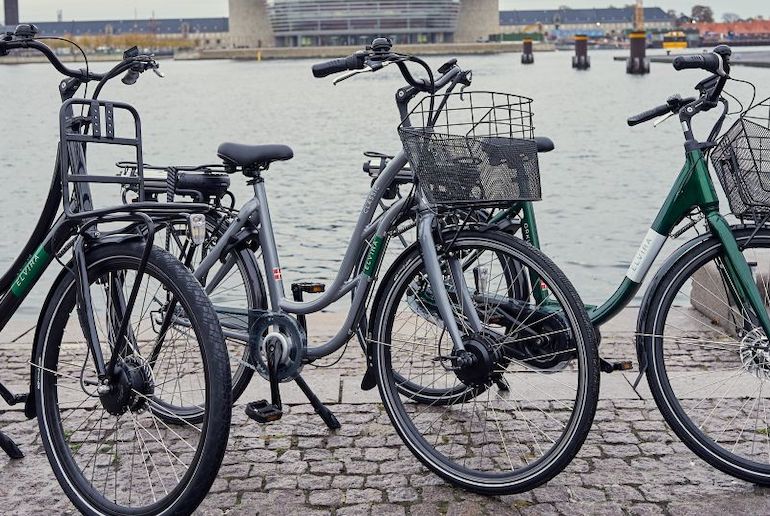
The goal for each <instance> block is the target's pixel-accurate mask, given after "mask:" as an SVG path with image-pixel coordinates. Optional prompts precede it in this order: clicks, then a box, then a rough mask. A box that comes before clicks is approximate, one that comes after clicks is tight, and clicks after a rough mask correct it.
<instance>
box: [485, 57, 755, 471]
mask: <svg viewBox="0 0 770 516" xmlns="http://www.w3.org/2000/svg"><path fill="white" fill-rule="evenodd" d="M731 55H732V51H731V50H730V48H729V47H727V46H724V45H722V46H719V47H717V48H716V49H714V51H713V52H711V53H708V54H703V55H692V56H679V57H677V58H676V59H675V60H674V62H673V65H674V68H675V69H677V70H683V69H701V70H706V71H708V72H711V74H712V75H711V76H710V77H708V78H707V79H705V80H703V81H701V82H700V83H698V85H697V86H696V89H697V90H698V91H699V93H700V95H699V96H698V97H697V98H694V97H693V98H685V99H683V98H681V97H680V96H674V97H671V98H669V99H668V101H667V102H666V104H664V105H662V106H659V107H657V108H654V109H651V110H649V111H646V112H644V113H641V114H639V115H637V116H634V117H631V118H629V120H628V124H629V125H630V126H635V125H638V124H641V123H644V122H647V121H651V120H654V119H658V121H659V122H660V121H663V119H665V118H668V117H671V116H674V115H678V116H679V120H680V123H681V126H682V131H683V134H684V137H685V152H686V161H685V164H684V166H683V168H682V170H681V172H680V173H679V175H678V176H677V178H676V181H675V182H674V185H673V186H672V188H671V192H670V193H669V195H668V197H667V198H666V201H665V203H664V204H663V206H662V208H661V209H660V211H659V213H658V215H657V217H656V218H655V220H654V222H653V224H652V227H651V229H650V230H649V232H648V233H647V235H646V236H645V238H644V241H643V242H642V245H641V247H640V248H639V251H638V252H637V254H636V256H635V257H634V259H633V261H632V262H631V265H630V267H629V269H628V272H627V274H626V277H625V278H624V279H623V282H622V283H621V285H620V286H619V287H618V289H617V290H616V291H615V293H614V294H613V295H612V296H611V297H610V298H609V299H608V300H607V301H606V302H605V303H603V304H602V305H601V306H596V307H589V316H590V318H591V321H592V323H593V324H594V326H595V327H597V328H599V327H600V326H602V325H603V324H604V323H606V322H607V321H609V320H610V319H612V318H613V317H614V316H615V315H617V314H618V313H619V312H620V311H621V310H623V309H624V308H626V307H627V306H628V305H629V303H630V302H631V301H632V300H633V299H634V297H635V295H636V293H637V292H638V291H639V289H640V288H641V285H642V283H643V281H644V279H645V277H646V276H647V274H648V272H649V271H650V269H651V267H652V264H653V262H654V261H655V259H656V257H657V256H658V255H659V254H660V251H661V249H662V247H663V245H664V243H665V242H666V241H667V240H668V238H669V237H670V236H672V235H675V236H679V235H681V234H683V233H684V232H685V231H686V230H688V229H690V228H692V227H695V226H696V225H698V223H699V222H701V221H703V222H705V231H704V232H703V233H702V234H700V235H699V236H698V237H696V238H694V239H692V240H690V241H689V242H687V243H685V244H684V245H682V246H681V247H680V248H679V249H678V250H676V251H675V252H674V253H673V254H672V255H671V257H669V258H668V260H667V261H666V262H665V263H664V264H663V266H662V267H661V268H660V270H659V271H658V272H657V274H656V275H655V277H654V279H653V280H652V282H651V284H650V287H649V289H648V290H647V292H646V293H645V296H644V298H643V301H642V305H641V308H640V310H639V315H638V320H637V328H636V347H637V356H638V361H639V370H640V373H639V377H638V378H637V380H636V383H635V384H634V387H636V386H637V385H638V383H639V381H640V380H641V377H642V376H643V375H645V374H646V376H647V379H648V383H649V387H650V390H651V392H652V395H653V397H654V399H655V402H656V404H657V406H658V407H659V409H660V410H661V412H662V414H663V416H664V418H665V420H666V421H667V422H668V424H669V425H670V426H671V428H672V429H673V430H674V432H675V433H676V434H677V436H678V437H679V438H680V439H681V440H682V441H683V442H684V443H685V444H686V445H687V446H688V447H689V448H690V449H691V450H692V451H693V452H694V453H695V454H697V455H698V456H699V457H700V458H702V459H703V460H705V461H706V462H708V463H709V464H711V465H712V466H714V467H716V468H717V469H719V470H721V471H723V472H725V473H727V474H730V475H733V476H735V477H737V478H740V479H743V480H746V481H750V482H754V483H757V484H762V485H770V417H768V408H767V404H766V401H765V397H766V396H767V395H768V394H770V388H768V387H766V385H765V383H766V382H767V381H768V380H770V341H768V337H767V336H768V335H770V333H768V332H769V331H770V316H768V309H767V304H768V303H767V301H768V294H770V288H768V281H769V279H770V275H768V274H767V273H770V267H768V266H769V265H770V228H769V227H767V226H766V223H767V222H768V220H770V99H767V100H765V101H762V102H758V103H754V102H753V101H752V104H751V105H750V107H749V108H748V109H747V110H745V111H743V113H742V114H741V116H740V118H739V120H738V121H737V122H736V123H735V124H734V125H733V126H732V127H731V128H730V129H729V130H728V131H727V132H726V133H725V134H724V135H723V136H722V137H721V139H718V136H719V135H720V133H721V130H722V125H723V122H724V120H725V117H726V115H727V114H728V101H727V99H725V98H724V97H723V96H722V94H723V90H724V87H725V85H726V83H727V81H728V80H730V56H731ZM720 106H721V107H722V109H723V111H722V116H721V117H720V118H719V120H718V121H717V123H716V124H715V126H714V127H713V129H712V131H711V133H710V135H709V136H708V138H707V139H706V140H705V141H703V142H701V141H698V139H697V138H696V137H695V136H694V134H693V130H692V126H691V121H692V119H693V117H695V116H696V115H698V114H700V113H703V112H706V111H709V110H711V109H714V108H717V107H720ZM659 117H662V118H659ZM708 157H710V158H711V161H712V163H713V165H714V168H715V171H716V173H717V176H718V178H719V180H720V183H721V184H722V187H723V189H724V191H725V194H726V196H727V199H728V202H729V204H730V208H731V210H732V213H733V215H735V216H737V217H738V218H739V219H740V220H741V222H742V223H741V224H740V225H732V226H731V225H730V224H729V223H728V222H727V221H726V220H725V218H724V217H723V216H722V215H721V214H720V211H719V199H718V197H717V192H716V190H715V187H714V183H713V181H712V178H711V176H710V173H709V167H708V161H707V159H708ZM688 219H689V220H688ZM511 221H516V223H515V224H511ZM491 222H492V223H493V224H498V225H500V224H506V225H507V227H509V228H513V229H512V230H513V231H515V232H517V233H518V232H519V231H520V233H521V236H522V238H524V239H525V240H527V241H528V242H529V243H531V244H532V245H533V246H535V247H539V245H540V237H539V235H538V230H537V224H536V220H535V212H534V209H533V207H532V204H531V203H527V202H521V203H515V204H514V205H512V206H510V207H509V208H507V209H505V210H502V211H500V212H498V213H496V214H495V215H494V217H493V218H492V220H491ZM683 222H685V225H684V226H682V225H681V224H682V223H683ZM677 228H679V229H677ZM763 264H764V265H765V268H763ZM530 288H531V289H532V291H533V294H534V295H535V296H536V297H539V298H541V299H543V300H545V299H547V297H548V296H547V292H546V291H543V290H542V289H541V287H540V285H539V284H538V283H537V282H535V281H532V282H530ZM693 328H697V329H698V330H697V331H695V330H693ZM541 353H542V355H541V356H548V357H554V356H557V355H558V354H559V353H560V350H558V349H547V350H546V349H543V350H541ZM561 356H562V357H563V358H561V359H559V360H561V361H563V362H568V360H569V358H570V357H569V356H568V355H566V354H563V355H561ZM549 365H550V366H553V365H554V364H549ZM602 368H603V370H605V371H606V372H610V371H612V370H616V369H619V368H625V367H624V365H623V364H622V363H620V364H610V363H609V362H606V361H603V364H602Z"/></svg>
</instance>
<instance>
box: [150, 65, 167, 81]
mask: <svg viewBox="0 0 770 516" xmlns="http://www.w3.org/2000/svg"><path fill="white" fill-rule="evenodd" d="M152 71H153V73H155V75H157V76H158V77H160V78H161V79H165V78H166V74H164V73H163V72H161V71H160V70H158V68H157V66H156V67H154V68H153V69H152Z"/></svg>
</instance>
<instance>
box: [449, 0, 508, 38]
mask: <svg viewBox="0 0 770 516" xmlns="http://www.w3.org/2000/svg"><path fill="white" fill-rule="evenodd" d="M499 33H500V3H499V0H460V17H459V19H458V20H457V32H455V42H456V43H473V42H475V41H486V40H487V39H488V38H489V36H490V35H492V34H499Z"/></svg>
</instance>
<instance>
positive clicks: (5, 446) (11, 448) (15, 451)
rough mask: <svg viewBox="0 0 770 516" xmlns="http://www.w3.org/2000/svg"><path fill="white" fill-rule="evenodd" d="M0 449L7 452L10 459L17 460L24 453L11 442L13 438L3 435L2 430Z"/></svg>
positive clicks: (21, 457) (0, 433) (22, 456)
mask: <svg viewBox="0 0 770 516" xmlns="http://www.w3.org/2000/svg"><path fill="white" fill-rule="evenodd" d="M0 449H2V450H3V451H4V452H5V453H7V454H8V456H9V457H10V458H11V459H14V460H18V459H23V458H24V454H23V453H22V452H21V450H20V449H19V447H18V446H17V444H16V443H15V442H13V439H11V438H10V437H8V436H7V435H5V434H4V433H3V432H0Z"/></svg>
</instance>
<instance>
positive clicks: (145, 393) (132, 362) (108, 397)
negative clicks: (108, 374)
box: [99, 355, 155, 416]
mask: <svg viewBox="0 0 770 516" xmlns="http://www.w3.org/2000/svg"><path fill="white" fill-rule="evenodd" d="M154 393H155V381H154V380H153V376H152V368H150V365H149V364H148V363H147V361H146V360H145V359H143V358H142V357H140V356H137V355H131V356H130V357H126V358H121V359H119V360H118V362H117V364H115V373H114V375H113V377H112V379H111V381H110V385H109V391H107V392H104V393H101V394H99V398H100V399H101V402H102V406H103V407H104V409H105V410H106V411H107V412H109V413H110V414H112V415H114V416H120V415H122V414H125V413H126V412H127V411H129V410H130V411H131V412H141V411H143V410H144V409H145V408H147V401H148V398H152V397H153V395H154Z"/></svg>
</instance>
